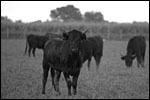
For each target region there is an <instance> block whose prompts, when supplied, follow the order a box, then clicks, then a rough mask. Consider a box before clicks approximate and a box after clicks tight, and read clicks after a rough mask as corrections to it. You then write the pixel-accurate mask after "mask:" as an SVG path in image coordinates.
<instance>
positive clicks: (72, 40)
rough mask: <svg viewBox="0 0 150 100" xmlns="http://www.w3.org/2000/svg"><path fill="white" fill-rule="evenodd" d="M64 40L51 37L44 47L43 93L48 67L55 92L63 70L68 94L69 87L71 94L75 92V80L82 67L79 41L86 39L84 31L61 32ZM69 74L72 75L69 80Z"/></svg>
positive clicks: (43, 91) (57, 89)
mask: <svg viewBox="0 0 150 100" xmlns="http://www.w3.org/2000/svg"><path fill="white" fill-rule="evenodd" d="M63 37H64V40H62V39H53V40H49V41H48V42H47V43H46V44H45V47H44V56H43V82H42V83H43V90H42V93H43V94H45V85H46V81H47V77H48V71H49V68H51V76H52V85H53V87H54V89H55V91H56V92H57V93H59V94H60V90H59V78H60V74H61V72H63V74H64V77H65V80H66V83H67V87H68V94H69V95H71V87H73V94H76V93H77V91H76V87H77V80H78V77H79V74H80V69H81V67H82V62H81V57H80V54H81V42H82V41H84V40H85V39H86V35H85V32H84V33H82V32H80V31H77V30H72V31H70V32H68V33H63ZM70 76H73V79H72V81H71V79H70Z"/></svg>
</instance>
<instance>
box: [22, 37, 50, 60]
mask: <svg viewBox="0 0 150 100" xmlns="http://www.w3.org/2000/svg"><path fill="white" fill-rule="evenodd" d="M48 40H49V38H48V37H47V36H40V35H33V34H30V35H28V36H27V38H26V48H25V54H26V52H27V49H28V54H29V56H30V53H31V50H32V53H33V56H34V57H35V50H36V48H38V49H44V45H45V43H46V42H47V41H48Z"/></svg>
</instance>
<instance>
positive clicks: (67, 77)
mask: <svg viewBox="0 0 150 100" xmlns="http://www.w3.org/2000/svg"><path fill="white" fill-rule="evenodd" d="M64 77H65V80H66V83H67V87H68V95H70V96H71V79H70V77H69V74H67V73H65V72H64Z"/></svg>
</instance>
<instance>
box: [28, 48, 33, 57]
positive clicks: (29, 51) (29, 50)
mask: <svg viewBox="0 0 150 100" xmlns="http://www.w3.org/2000/svg"><path fill="white" fill-rule="evenodd" d="M31 49H32V48H31V47H29V49H28V54H29V57H30V53H31Z"/></svg>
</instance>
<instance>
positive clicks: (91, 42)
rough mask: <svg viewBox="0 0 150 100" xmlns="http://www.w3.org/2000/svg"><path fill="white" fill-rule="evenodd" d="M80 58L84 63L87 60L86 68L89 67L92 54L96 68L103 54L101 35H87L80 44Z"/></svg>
mask: <svg viewBox="0 0 150 100" xmlns="http://www.w3.org/2000/svg"><path fill="white" fill-rule="evenodd" d="M81 45H82V46H81V60H82V63H84V62H85V61H86V60H88V69H89V68H90V62H91V58H92V56H93V57H94V59H95V61H96V66H97V70H98V68H99V64H100V61H101V57H102V55H103V39H102V37H101V36H94V37H88V38H87V39H86V40H85V41H83V42H82V44H81Z"/></svg>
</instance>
